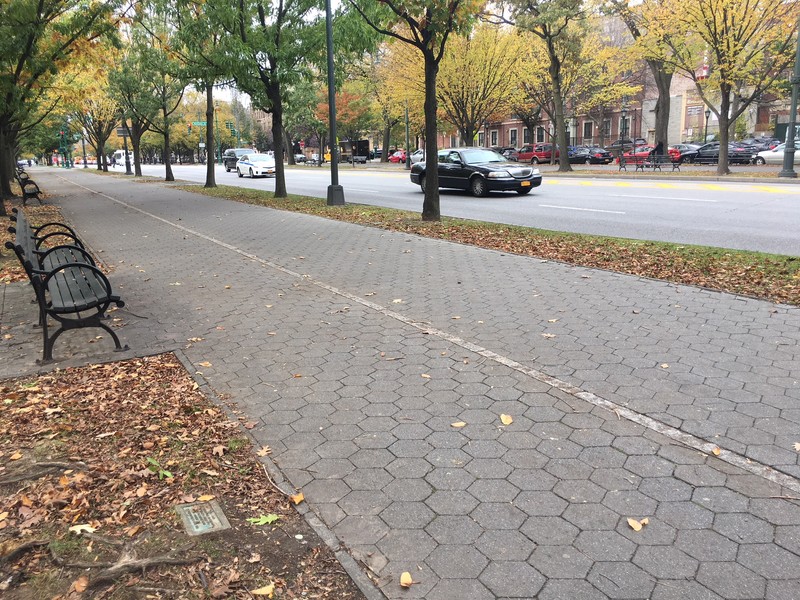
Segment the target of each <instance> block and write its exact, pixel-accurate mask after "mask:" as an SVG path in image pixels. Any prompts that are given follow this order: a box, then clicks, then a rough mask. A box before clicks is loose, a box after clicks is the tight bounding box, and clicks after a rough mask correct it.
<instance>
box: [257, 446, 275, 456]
mask: <svg viewBox="0 0 800 600" xmlns="http://www.w3.org/2000/svg"><path fill="white" fill-rule="evenodd" d="M256 454H258V455H259V456H266V455H267V454H272V448H270V447H269V446H261V450H258V451H257V452H256Z"/></svg>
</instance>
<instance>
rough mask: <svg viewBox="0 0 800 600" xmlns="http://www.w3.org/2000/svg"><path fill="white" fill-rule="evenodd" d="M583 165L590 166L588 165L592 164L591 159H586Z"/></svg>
mask: <svg viewBox="0 0 800 600" xmlns="http://www.w3.org/2000/svg"><path fill="white" fill-rule="evenodd" d="M583 164H585V165H590V164H592V159H591V158H587V159H586V161H584V163H583Z"/></svg>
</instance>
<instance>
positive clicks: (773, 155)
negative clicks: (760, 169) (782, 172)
mask: <svg viewBox="0 0 800 600" xmlns="http://www.w3.org/2000/svg"><path fill="white" fill-rule="evenodd" d="M784 148H786V144H781V145H780V146H775V147H774V148H773V149H772V150H764V151H762V152H759V153H758V154H756V155H755V156H753V162H754V163H755V164H757V165H782V164H783V150H784ZM794 164H796V165H800V148H798V146H797V143H796V142H795V148H794Z"/></svg>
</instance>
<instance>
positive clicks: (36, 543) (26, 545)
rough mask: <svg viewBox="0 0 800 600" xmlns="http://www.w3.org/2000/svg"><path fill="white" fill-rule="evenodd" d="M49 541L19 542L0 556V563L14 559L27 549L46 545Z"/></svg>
mask: <svg viewBox="0 0 800 600" xmlns="http://www.w3.org/2000/svg"><path fill="white" fill-rule="evenodd" d="M49 543H50V542H49V541H48V540H31V541H30V542H25V543H24V544H20V545H19V546H17V547H15V548H13V549H11V550H10V551H8V552H6V553H5V554H3V555H2V556H0V564H2V563H5V562H11V561H13V560H16V559H17V558H18V557H20V556H22V555H23V554H25V553H26V552H27V551H28V550H33V549H34V548H40V547H41V546H46V545H47V544H49Z"/></svg>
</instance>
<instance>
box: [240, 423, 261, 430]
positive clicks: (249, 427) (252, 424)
mask: <svg viewBox="0 0 800 600" xmlns="http://www.w3.org/2000/svg"><path fill="white" fill-rule="evenodd" d="M256 425H258V423H256V422H255V421H248V422H247V423H242V427H244V428H245V429H252V428H253V427H255V426H256Z"/></svg>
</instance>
